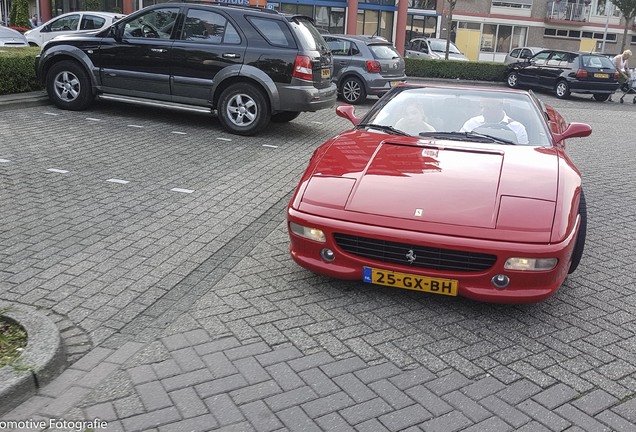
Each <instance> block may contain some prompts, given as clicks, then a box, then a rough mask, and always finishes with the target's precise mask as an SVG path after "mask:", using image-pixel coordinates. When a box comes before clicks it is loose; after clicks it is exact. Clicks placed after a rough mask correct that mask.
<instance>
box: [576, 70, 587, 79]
mask: <svg viewBox="0 0 636 432" xmlns="http://www.w3.org/2000/svg"><path fill="white" fill-rule="evenodd" d="M576 77H577V78H587V71H586V70H585V69H579V70H577V71H576Z"/></svg>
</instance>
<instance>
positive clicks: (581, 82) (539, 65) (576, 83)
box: [504, 50, 618, 102]
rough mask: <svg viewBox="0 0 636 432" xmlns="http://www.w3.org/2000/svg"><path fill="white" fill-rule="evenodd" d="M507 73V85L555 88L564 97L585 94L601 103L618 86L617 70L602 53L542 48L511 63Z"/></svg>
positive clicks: (513, 86)
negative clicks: (530, 55) (522, 59)
mask: <svg viewBox="0 0 636 432" xmlns="http://www.w3.org/2000/svg"><path fill="white" fill-rule="evenodd" d="M504 75H505V80H506V84H508V87H512V88H515V87H531V88H535V89H545V90H552V91H554V93H555V94H556V96H557V97H558V98H561V99H564V98H567V97H569V96H570V93H584V94H591V95H592V96H593V97H594V99H596V100H597V101H599V102H602V101H606V100H607V99H608V98H609V97H610V95H611V94H612V93H614V92H615V91H616V89H617V88H618V72H616V68H615V67H614V65H613V64H612V61H611V60H610V59H609V58H607V57H606V56H604V55H601V54H592V53H578V52H568V51H561V50H543V51H540V52H538V53H537V54H535V55H534V56H532V57H530V58H529V59H526V60H525V61H521V62H518V63H512V64H509V65H508V67H507V68H506V71H505V72H504Z"/></svg>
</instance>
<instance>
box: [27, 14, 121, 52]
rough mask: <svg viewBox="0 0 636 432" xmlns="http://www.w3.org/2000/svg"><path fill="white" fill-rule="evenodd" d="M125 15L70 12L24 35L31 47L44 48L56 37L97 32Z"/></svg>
mask: <svg viewBox="0 0 636 432" xmlns="http://www.w3.org/2000/svg"><path fill="white" fill-rule="evenodd" d="M124 16H125V15H123V14H116V13H110V12H84V11H81V12H70V13H66V14H63V15H60V16H57V17H55V18H53V19H51V20H49V21H47V22H45V23H44V24H42V25H41V26H39V27H36V28H34V29H32V30H29V31H27V32H25V33H24V36H26V38H27V40H28V41H29V44H30V45H31V46H42V45H44V44H45V43H46V42H48V41H50V40H51V39H53V38H54V37H56V36H60V35H68V34H82V33H88V32H95V31H98V30H101V29H104V28H106V27H109V26H110V25H111V24H112V23H114V22H115V21H117V20H120V19H121V18H123V17H124Z"/></svg>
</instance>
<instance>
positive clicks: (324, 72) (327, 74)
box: [322, 69, 331, 78]
mask: <svg viewBox="0 0 636 432" xmlns="http://www.w3.org/2000/svg"><path fill="white" fill-rule="evenodd" d="M330 76H331V69H323V70H322V77H323V78H329V77H330Z"/></svg>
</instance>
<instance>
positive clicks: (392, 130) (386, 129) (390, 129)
mask: <svg viewBox="0 0 636 432" xmlns="http://www.w3.org/2000/svg"><path fill="white" fill-rule="evenodd" d="M358 126H359V127H366V128H369V129H379V130H381V131H384V132H388V133H390V134H393V135H402V136H411V134H407V133H406V132H404V131H401V130H399V129H396V128H394V127H393V126H387V125H379V124H373V123H360V124H359V125H358Z"/></svg>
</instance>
